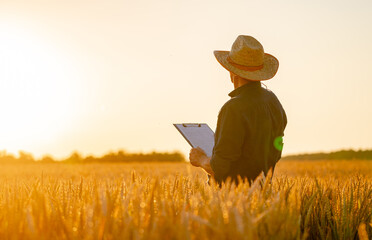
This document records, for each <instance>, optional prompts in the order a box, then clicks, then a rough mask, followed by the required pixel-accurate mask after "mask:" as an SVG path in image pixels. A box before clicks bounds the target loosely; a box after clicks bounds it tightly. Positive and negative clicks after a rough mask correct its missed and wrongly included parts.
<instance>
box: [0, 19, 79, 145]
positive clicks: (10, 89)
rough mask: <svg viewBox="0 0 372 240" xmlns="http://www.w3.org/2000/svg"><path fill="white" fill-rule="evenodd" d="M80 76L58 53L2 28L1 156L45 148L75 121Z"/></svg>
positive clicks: (34, 37)
mask: <svg viewBox="0 0 372 240" xmlns="http://www.w3.org/2000/svg"><path fill="white" fill-rule="evenodd" d="M74 80H76V71H75V69H74V68H73V66H71V64H69V61H68V58H67V57H66V56H65V55H64V54H63V52H62V51H60V50H59V49H58V47H56V46H53V44H52V43H50V42H48V41H46V40H45V39H43V38H42V37H40V36H38V35H35V34H33V33H32V32H31V31H30V30H26V29H22V28H20V27H19V26H9V25H6V24H4V23H0V111H1V117H0V150H1V149H6V150H7V151H9V152H16V151H18V150H21V149H33V148H35V147H38V148H40V146H42V145H44V144H48V142H50V141H54V140H55V139H56V138H57V137H58V135H60V134H61V133H63V131H64V130H66V128H68V127H69V125H70V124H71V121H72V120H73V116H74V111H75V109H76V108H75V106H76V104H74V101H75V100H76V92H77V90H78V89H77V84H73V81H74Z"/></svg>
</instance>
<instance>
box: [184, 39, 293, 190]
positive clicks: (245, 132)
mask: <svg viewBox="0 0 372 240" xmlns="http://www.w3.org/2000/svg"><path fill="white" fill-rule="evenodd" d="M214 55H215V57H216V59H217V61H218V62H219V63H220V64H221V65H222V66H223V67H224V68H226V69H227V70H228V71H229V72H230V78H231V82H232V83H233V84H234V91H232V92H231V93H230V94H229V96H230V97H231V99H230V100H229V101H227V102H226V103H225V104H224V105H223V107H222V108H221V110H220V112H219V115H218V120H217V128H216V132H215V146H214V148H213V154H212V157H211V158H208V157H207V156H206V154H205V153H204V152H203V150H201V149H200V148H193V149H191V151H190V162H191V164H192V165H194V166H197V167H202V168H203V169H204V170H205V171H206V172H207V173H208V174H210V175H211V176H213V177H214V179H215V180H216V181H217V182H218V183H221V182H223V181H225V180H226V179H227V178H229V177H230V178H231V179H232V180H234V181H236V182H237V180H238V178H239V177H238V176H240V177H241V178H242V179H247V180H248V181H253V180H254V179H255V178H256V177H257V176H258V175H260V174H261V173H262V172H263V173H264V174H265V175H266V174H267V173H268V171H269V170H270V169H272V171H274V167H275V164H276V163H277V161H278V160H279V159H280V158H281V151H282V147H283V143H282V137H283V135H284V129H285V127H286V125H287V117H286V114H285V112H284V109H283V107H282V105H281V104H280V102H279V100H278V98H277V97H276V96H275V94H274V93H273V92H271V91H269V90H267V89H265V88H262V87H261V82H260V81H263V80H268V79H271V78H272V77H274V75H275V74H276V72H277V70H278V67H279V62H278V60H277V59H276V58H275V57H274V56H272V55H270V54H267V53H264V50H263V47H262V45H261V44H260V43H259V42H258V41H257V40H256V39H255V38H253V37H251V36H244V35H240V36H238V38H237V39H236V40H235V42H234V44H233V45H232V48H231V51H214Z"/></svg>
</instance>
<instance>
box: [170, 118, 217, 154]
mask: <svg viewBox="0 0 372 240" xmlns="http://www.w3.org/2000/svg"><path fill="white" fill-rule="evenodd" d="M173 125H174V126H175V127H176V128H177V130H178V131H179V132H180V133H181V135H182V136H183V137H184V138H185V139H186V141H187V142H188V143H189V144H190V145H191V147H193V148H196V147H200V148H201V149H203V150H204V152H205V153H206V154H207V156H208V157H211V156H212V152H213V147H214V132H213V131H212V129H211V128H210V127H209V126H208V125H207V124H206V123H178V124H173Z"/></svg>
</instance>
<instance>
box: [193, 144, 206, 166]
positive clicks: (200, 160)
mask: <svg viewBox="0 0 372 240" xmlns="http://www.w3.org/2000/svg"><path fill="white" fill-rule="evenodd" d="M189 159H190V163H191V165H193V166H195V167H202V166H204V165H205V164H206V162H208V161H209V158H208V157H207V154H205V152H204V151H203V149H201V148H200V147H197V148H192V149H191V151H190V155H189Z"/></svg>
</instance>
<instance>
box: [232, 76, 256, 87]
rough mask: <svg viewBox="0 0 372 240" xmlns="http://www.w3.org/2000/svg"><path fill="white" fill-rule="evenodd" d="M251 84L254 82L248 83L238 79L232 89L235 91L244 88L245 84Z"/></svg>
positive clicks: (245, 80)
mask: <svg viewBox="0 0 372 240" xmlns="http://www.w3.org/2000/svg"><path fill="white" fill-rule="evenodd" d="M252 82H254V81H249V80H247V79H243V78H239V79H237V80H235V81H234V89H237V88H239V87H241V86H244V85H246V84H250V83H252Z"/></svg>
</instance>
